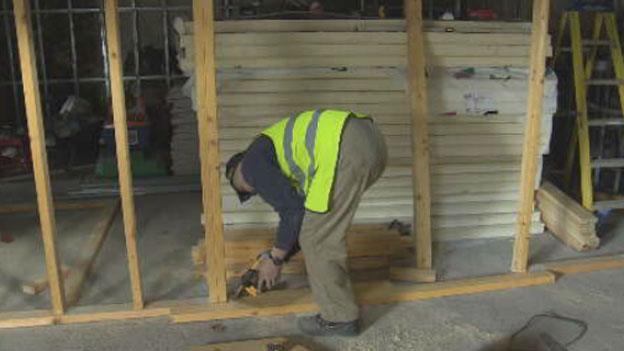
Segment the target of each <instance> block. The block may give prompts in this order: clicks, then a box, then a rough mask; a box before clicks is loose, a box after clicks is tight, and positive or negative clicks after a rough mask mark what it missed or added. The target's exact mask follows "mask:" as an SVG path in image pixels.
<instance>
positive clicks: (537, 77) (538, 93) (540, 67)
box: [511, 0, 550, 272]
mask: <svg viewBox="0 0 624 351" xmlns="http://www.w3.org/2000/svg"><path fill="white" fill-rule="evenodd" d="M549 5H550V0H539V1H534V6H533V27H532V28H533V30H532V33H531V43H532V44H531V66H530V74H529V97H528V101H527V120H526V127H525V132H524V145H523V148H522V170H521V179H520V202H519V206H518V207H519V208H518V220H517V227H516V239H515V242H514V249H513V262H512V267H511V269H512V271H514V272H526V270H527V265H528V260H529V238H530V234H529V231H530V227H531V222H532V216H533V208H534V199H535V179H536V173H537V161H538V158H539V157H538V153H539V144H540V143H539V137H540V125H541V118H542V101H543V98H544V71H545V66H546V56H545V50H546V45H547V43H546V35H547V34H548V16H549Z"/></svg>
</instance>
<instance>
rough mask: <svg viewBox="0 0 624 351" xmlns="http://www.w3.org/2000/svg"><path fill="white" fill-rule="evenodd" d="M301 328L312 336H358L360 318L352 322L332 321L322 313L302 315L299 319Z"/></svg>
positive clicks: (298, 322) (298, 323)
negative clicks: (324, 317) (309, 315)
mask: <svg viewBox="0 0 624 351" xmlns="http://www.w3.org/2000/svg"><path fill="white" fill-rule="evenodd" d="M297 325H298V326H299V330H301V331H302V332H304V333H306V334H308V335H310V336H357V335H358V334H359V332H360V330H359V329H360V328H359V320H357V319H356V320H354V321H351V322H330V321H326V320H324V319H323V318H322V317H321V315H320V314H317V315H316V316H311V317H301V318H299V320H297Z"/></svg>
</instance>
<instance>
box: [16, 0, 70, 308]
mask: <svg viewBox="0 0 624 351" xmlns="http://www.w3.org/2000/svg"><path fill="white" fill-rule="evenodd" d="M13 10H14V13H15V29H16V32H17V46H18V48H19V56H20V66H21V69H22V82H23V85H24V103H25V106H26V119H27V121H28V133H29V136H30V150H31V157H32V162H33V172H34V177H35V187H36V190H37V205H38V208H39V222H40V225H41V235H42V237H43V246H44V252H45V264H46V270H47V273H48V280H49V282H50V292H51V295H50V296H51V299H52V309H53V311H54V314H56V315H61V314H63V313H64V310H65V299H64V292H63V278H62V277H61V269H60V266H59V259H58V253H57V250H56V245H55V236H56V218H55V216H54V204H53V202H52V191H51V186H50V175H49V174H48V172H49V170H48V157H47V153H46V146H45V128H44V125H43V118H44V116H43V111H42V108H41V97H40V96H39V79H38V75H37V74H38V73H37V59H36V56H35V48H34V44H33V35H32V23H31V11H30V1H28V0H13Z"/></svg>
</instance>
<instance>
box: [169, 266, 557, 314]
mask: <svg viewBox="0 0 624 351" xmlns="http://www.w3.org/2000/svg"><path fill="white" fill-rule="evenodd" d="M554 282H555V275H554V274H552V273H550V272H537V273H526V274H505V275H497V276H487V277H481V278H472V279H463V280H457V281H448V282H438V283H430V284H422V285H406V284H393V283H390V282H388V281H376V282H367V283H360V284H356V285H355V291H356V294H357V297H358V301H359V302H360V304H365V305H371V304H373V305H376V304H390V303H397V302H403V301H415V300H426V299H433V298H439V297H445V296H455V295H465V294H475V293H480V292H486V291H496V290H504V289H512V288H520V287H528V286H535V285H543V284H552V283H554ZM317 310H318V307H317V305H316V303H314V301H313V299H312V295H311V293H310V290H309V289H291V290H282V291H273V292H270V293H266V294H262V295H259V296H258V297H255V298H246V299H240V300H234V301H231V302H229V303H226V304H213V305H208V306H206V305H188V306H183V305H182V306H178V307H172V310H171V317H172V319H173V321H174V322H176V323H185V322H198V321H205V320H216V319H230V318H243V317H259V316H277V315H285V314H291V313H309V312H315V311H317Z"/></svg>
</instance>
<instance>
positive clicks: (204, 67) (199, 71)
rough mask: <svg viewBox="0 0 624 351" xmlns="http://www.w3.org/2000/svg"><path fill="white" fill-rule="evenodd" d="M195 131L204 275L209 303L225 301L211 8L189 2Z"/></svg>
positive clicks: (207, 0) (199, 0)
mask: <svg viewBox="0 0 624 351" xmlns="http://www.w3.org/2000/svg"><path fill="white" fill-rule="evenodd" d="M193 18H194V19H195V21H194V22H193V23H194V28H193V30H194V33H195V36H194V39H195V41H194V43H195V48H196V52H195V62H196V65H195V70H196V71H195V77H197V79H196V80H195V89H196V94H197V123H198V127H197V132H198V135H199V154H200V161H201V180H202V182H201V183H202V203H203V211H204V216H205V218H206V221H205V223H204V236H205V240H206V242H207V243H210V245H207V246H206V248H207V252H206V257H207V269H208V271H207V274H206V284H207V285H208V290H209V294H208V295H209V298H210V301H211V302H215V303H216V302H225V301H227V288H226V269H225V249H224V243H223V216H222V214H221V185H220V179H219V176H220V174H219V165H220V162H219V133H218V128H219V123H218V118H217V86H216V64H215V34H214V26H215V21H214V8H213V1H212V0H194V1H193Z"/></svg>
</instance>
